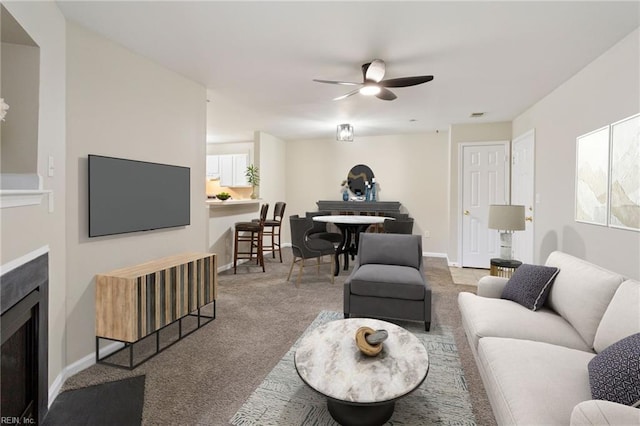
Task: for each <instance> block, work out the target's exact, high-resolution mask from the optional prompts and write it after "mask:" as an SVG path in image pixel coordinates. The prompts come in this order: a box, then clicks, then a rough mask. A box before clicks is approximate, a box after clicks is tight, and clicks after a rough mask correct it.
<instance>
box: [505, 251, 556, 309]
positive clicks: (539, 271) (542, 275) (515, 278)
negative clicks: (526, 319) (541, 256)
mask: <svg viewBox="0 0 640 426" xmlns="http://www.w3.org/2000/svg"><path fill="white" fill-rule="evenodd" d="M557 273H558V268H553V267H549V266H542V265H528V264H526V263H525V264H522V265H520V267H519V268H518V269H516V270H515V272H514V273H513V275H512V276H511V278H510V279H509V281H508V282H507V285H506V286H505V288H504V290H503V291H502V298H503V299H507V300H512V301H514V302H516V303H519V304H521V305H522V306H524V307H525V308H527V309H531V310H532V311H537V310H538V309H540V308H541V307H542V305H543V304H544V302H545V300H547V295H548V294H549V290H551V284H552V283H553V279H554V278H555V277H556V274H557Z"/></svg>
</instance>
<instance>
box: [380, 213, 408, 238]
mask: <svg viewBox="0 0 640 426" xmlns="http://www.w3.org/2000/svg"><path fill="white" fill-rule="evenodd" d="M382 229H383V231H384V232H386V233H387V234H412V233H413V218H412V217H410V218H407V219H396V220H390V219H387V220H385V221H384V222H383V224H382Z"/></svg>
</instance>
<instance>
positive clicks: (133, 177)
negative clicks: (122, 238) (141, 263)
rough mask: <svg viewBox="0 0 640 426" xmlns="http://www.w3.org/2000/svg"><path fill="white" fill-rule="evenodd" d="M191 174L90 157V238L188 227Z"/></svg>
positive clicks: (172, 168)
mask: <svg viewBox="0 0 640 426" xmlns="http://www.w3.org/2000/svg"><path fill="white" fill-rule="evenodd" d="M190 172H191V170H190V169H189V167H181V166H173V165H169V164H158V163H149V162H145V161H137V160H127V159H124V158H113V157H104V156H100V155H89V237H100V236H104V235H113V234H123V233H126V232H136V231H149V230H152V229H160V228H170V227H175V226H186V225H189V224H190V216H191V213H190V205H191V203H190V200H191V191H190Z"/></svg>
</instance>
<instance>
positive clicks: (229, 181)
mask: <svg viewBox="0 0 640 426" xmlns="http://www.w3.org/2000/svg"><path fill="white" fill-rule="evenodd" d="M220 186H234V184H233V155H221V156H220Z"/></svg>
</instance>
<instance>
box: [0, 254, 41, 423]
mask: <svg viewBox="0 0 640 426" xmlns="http://www.w3.org/2000/svg"><path fill="white" fill-rule="evenodd" d="M48 264H49V256H48V253H46V252H45V253H44V254H40V255H38V256H37V257H35V258H33V259H31V260H29V261H26V262H24V263H22V264H21V265H19V266H15V267H6V266H3V270H2V277H1V278H0V307H1V317H0V324H1V327H2V333H1V336H2V347H1V353H2V364H1V366H0V368H1V376H0V377H2V381H1V385H0V386H1V390H0V397H1V403H0V416H1V418H2V421H3V423H6V422H8V423H13V424H36V423H37V424H41V423H42V421H43V419H44V417H45V415H46V414H47V402H48V370H47V363H48V355H47V353H48V351H47V349H48V328H47V327H48V287H49V279H48V276H49V266H48Z"/></svg>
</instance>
